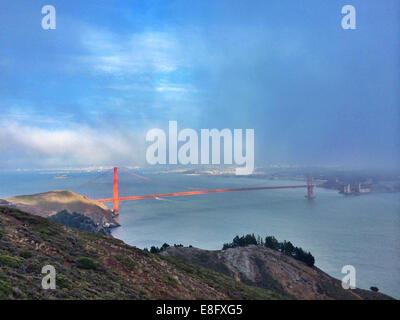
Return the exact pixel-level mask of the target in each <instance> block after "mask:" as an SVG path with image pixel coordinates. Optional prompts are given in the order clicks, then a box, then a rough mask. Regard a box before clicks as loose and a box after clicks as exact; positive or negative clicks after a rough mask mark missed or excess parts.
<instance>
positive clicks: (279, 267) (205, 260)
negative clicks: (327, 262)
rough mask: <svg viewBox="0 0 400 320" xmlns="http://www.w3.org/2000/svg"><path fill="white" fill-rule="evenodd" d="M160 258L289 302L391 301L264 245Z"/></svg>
mask: <svg viewBox="0 0 400 320" xmlns="http://www.w3.org/2000/svg"><path fill="white" fill-rule="evenodd" d="M161 255H163V256H169V257H175V258H179V259H182V260H184V261H187V262H191V263H194V264H196V265H199V266H204V267H208V268H210V269H212V270H215V271H218V272H221V273H223V274H225V275H227V276H230V277H232V278H234V279H236V280H238V281H241V282H243V283H246V284H249V285H253V286H258V287H261V288H266V289H269V290H273V291H276V292H279V293H280V294H282V295H284V296H285V297H287V298H289V299H290V298H291V299H317V300H328V299H346V300H347V299H357V300H360V299H391V297H389V296H386V295H384V294H381V293H375V292H373V291H368V290H361V289H355V290H344V289H343V288H342V286H341V282H340V281H339V280H337V279H335V278H332V277H331V276H329V275H328V274H326V273H325V272H323V271H322V270H320V269H318V268H316V267H309V266H307V265H306V264H305V263H304V262H301V261H298V260H295V259H293V258H292V257H288V256H286V255H284V254H282V253H281V252H278V251H275V250H271V249H269V248H266V247H263V246H255V245H249V246H246V247H237V248H230V249H227V250H218V251H207V250H201V249H197V248H193V247H168V248H167V249H166V250H164V251H162V252H161Z"/></svg>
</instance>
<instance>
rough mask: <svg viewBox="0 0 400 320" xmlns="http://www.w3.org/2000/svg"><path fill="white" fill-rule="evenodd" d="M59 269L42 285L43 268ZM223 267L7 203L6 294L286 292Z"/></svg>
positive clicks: (0, 250)
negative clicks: (248, 281)
mask: <svg viewBox="0 0 400 320" xmlns="http://www.w3.org/2000/svg"><path fill="white" fill-rule="evenodd" d="M49 264H50V265H52V266H54V267H55V269H56V272H57V282H56V289H55V290H43V289H42V288H41V281H42V277H43V276H44V275H43V274H41V268H42V267H43V266H45V265H49ZM282 298H283V296H281V295H279V294H277V293H275V292H274V291H272V290H266V289H262V288H257V287H251V286H247V285H245V284H243V283H241V282H238V281H235V280H234V279H232V278H230V277H228V276H225V275H223V274H221V273H218V272H215V271H212V270H209V269H205V268H202V267H200V266H196V265H193V264H190V263H187V262H184V261H182V260H179V259H174V258H166V257H162V256H160V255H156V254H150V253H148V252H145V251H142V250H139V249H137V248H135V247H132V246H128V245H126V244H125V243H123V242H122V241H120V240H116V239H113V238H109V237H104V236H102V235H99V234H93V233H88V232H85V231H81V230H77V229H71V228H68V227H65V226H63V225H61V224H58V223H56V222H54V221H51V220H49V219H45V218H42V217H39V216H35V215H31V214H28V213H24V212H21V211H19V210H17V209H12V208H6V207H0V299H282Z"/></svg>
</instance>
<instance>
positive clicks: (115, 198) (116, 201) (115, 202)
mask: <svg viewBox="0 0 400 320" xmlns="http://www.w3.org/2000/svg"><path fill="white" fill-rule="evenodd" d="M113 190H114V192H113V210H114V214H115V215H118V212H119V198H118V168H117V167H114V188H113Z"/></svg>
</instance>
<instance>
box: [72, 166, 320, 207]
mask: <svg viewBox="0 0 400 320" xmlns="http://www.w3.org/2000/svg"><path fill="white" fill-rule="evenodd" d="M113 170H114V184H113V197H112V198H104V199H96V200H97V201H98V202H102V203H104V202H112V203H113V211H114V214H116V215H118V213H119V202H120V201H129V200H139V199H150V198H164V197H179V196H191V195H198V194H208V193H221V192H235V191H254V190H271V189H297V188H306V189H307V195H306V197H307V198H309V199H313V198H314V187H319V185H315V184H314V183H313V178H312V175H311V174H309V175H308V176H307V184H303V185H291V186H269V187H246V188H227V189H212V190H204V189H202V190H199V189H201V188H186V189H195V190H190V191H182V192H171V193H158V194H148V195H138V196H128V197H119V195H118V168H117V167H114V169H113ZM120 170H121V171H124V172H126V173H128V174H130V175H133V176H135V177H137V178H140V179H144V180H147V181H153V182H161V183H162V181H159V180H155V179H151V178H148V177H144V176H141V175H139V174H136V173H133V172H131V171H128V170H124V169H122V168H120ZM106 173H107V172H103V173H102V174H101V175H99V176H97V177H95V178H93V179H91V180H89V181H88V182H86V183H84V184H83V185H81V186H79V187H78V188H81V187H83V186H86V185H88V184H89V183H91V182H93V181H94V180H96V179H98V178H100V177H101V176H104V175H105V174H106ZM169 185H171V184H169Z"/></svg>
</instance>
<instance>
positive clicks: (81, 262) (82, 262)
mask: <svg viewBox="0 0 400 320" xmlns="http://www.w3.org/2000/svg"><path fill="white" fill-rule="evenodd" d="M76 263H77V264H78V267H79V268H82V269H87V270H95V269H97V264H98V263H97V262H96V261H95V260H93V259H91V258H87V257H81V258H78V260H76Z"/></svg>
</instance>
